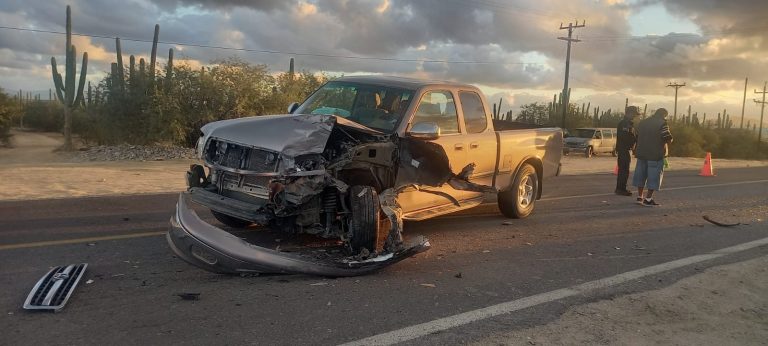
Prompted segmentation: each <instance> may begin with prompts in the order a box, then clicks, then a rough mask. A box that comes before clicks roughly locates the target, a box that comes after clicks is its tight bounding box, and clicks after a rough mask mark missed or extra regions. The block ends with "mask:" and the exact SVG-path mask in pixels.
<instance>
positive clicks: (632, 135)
mask: <svg viewBox="0 0 768 346" xmlns="http://www.w3.org/2000/svg"><path fill="white" fill-rule="evenodd" d="M638 115H640V110H639V109H638V108H637V107H635V106H629V107H627V110H626V111H625V112H624V119H622V120H621V121H620V122H619V125H618V126H617V127H616V155H617V156H618V167H619V169H618V177H616V190H615V191H614V192H615V193H616V194H617V195H621V196H632V192H631V191H629V190H627V179H628V178H629V164H630V162H631V161H632V157H631V156H629V153H630V151H634V150H635V143H636V142H637V132H635V125H634V120H635V117H637V116H638Z"/></svg>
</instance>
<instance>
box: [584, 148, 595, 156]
mask: <svg viewBox="0 0 768 346" xmlns="http://www.w3.org/2000/svg"><path fill="white" fill-rule="evenodd" d="M594 153H595V152H594V151H592V147H587V150H584V156H586V157H587V158H590V157H592V155H593V154H594Z"/></svg>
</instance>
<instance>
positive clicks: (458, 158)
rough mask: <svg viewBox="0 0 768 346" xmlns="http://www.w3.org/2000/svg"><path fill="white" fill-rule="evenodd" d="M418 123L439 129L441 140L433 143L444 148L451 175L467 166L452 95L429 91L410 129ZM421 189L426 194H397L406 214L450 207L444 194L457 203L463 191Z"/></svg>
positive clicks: (463, 143)
mask: <svg viewBox="0 0 768 346" xmlns="http://www.w3.org/2000/svg"><path fill="white" fill-rule="evenodd" d="M421 122H430V123H435V124H437V125H438V127H439V128H440V137H439V138H438V139H436V140H433V141H432V142H434V143H436V144H439V145H440V146H441V147H443V149H444V150H445V153H446V155H447V156H448V160H449V163H450V166H451V170H452V171H453V172H454V173H459V172H460V171H461V169H462V168H463V167H464V166H466V165H467V163H468V162H467V149H468V147H467V146H468V143H467V142H466V138H464V136H463V135H462V134H461V129H460V128H459V117H458V112H457V111H456V104H455V102H454V97H453V94H452V93H451V91H448V90H432V91H428V92H426V93H424V95H423V96H422V97H421V100H419V104H418V106H417V108H416V111H415V113H414V115H413V118H412V119H411V122H410V124H409V128H410V127H411V126H413V125H414V124H417V123H421ZM421 189H422V190H427V191H420V190H417V189H415V188H407V189H406V190H404V191H403V192H401V193H400V195H399V196H398V202H399V203H400V205H401V207H402V209H403V211H404V212H405V213H409V212H413V211H417V210H423V209H430V208H435V207H441V206H445V205H448V204H453V201H452V200H451V198H449V197H446V196H445V195H446V194H447V195H449V196H451V197H453V198H454V199H456V200H461V199H462V196H461V194H462V192H463V191H457V190H454V189H452V188H451V187H450V186H449V185H448V184H444V185H443V186H441V187H430V186H422V187H421ZM429 191H432V192H429ZM434 192H436V193H434Z"/></svg>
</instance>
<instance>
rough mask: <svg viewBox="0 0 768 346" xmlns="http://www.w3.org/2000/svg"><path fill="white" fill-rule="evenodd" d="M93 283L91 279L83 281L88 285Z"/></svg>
mask: <svg viewBox="0 0 768 346" xmlns="http://www.w3.org/2000/svg"><path fill="white" fill-rule="evenodd" d="M92 283H93V279H88V281H86V282H85V284H86V285H90V284H92Z"/></svg>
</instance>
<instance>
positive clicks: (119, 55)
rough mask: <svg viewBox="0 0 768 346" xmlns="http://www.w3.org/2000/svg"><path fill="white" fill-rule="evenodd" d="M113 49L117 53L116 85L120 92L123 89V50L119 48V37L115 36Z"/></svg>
mask: <svg viewBox="0 0 768 346" xmlns="http://www.w3.org/2000/svg"><path fill="white" fill-rule="evenodd" d="M115 50H116V54H117V76H116V77H115V78H117V87H118V89H120V91H121V92H123V91H125V75H124V74H125V72H123V71H125V69H124V68H123V50H122V49H121V48H120V38H119V37H115Z"/></svg>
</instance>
